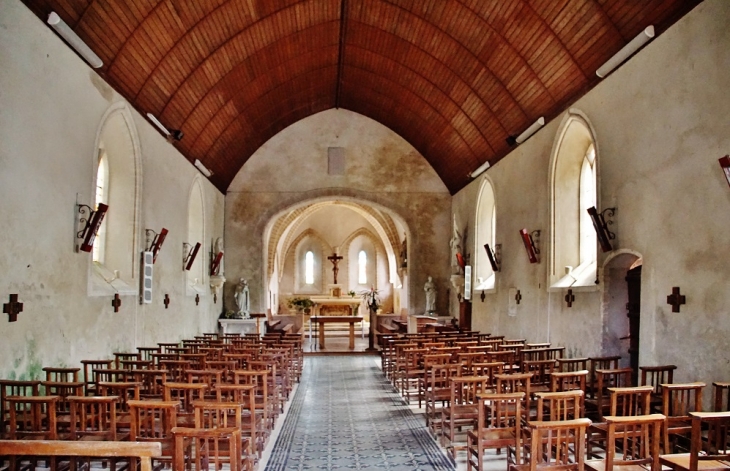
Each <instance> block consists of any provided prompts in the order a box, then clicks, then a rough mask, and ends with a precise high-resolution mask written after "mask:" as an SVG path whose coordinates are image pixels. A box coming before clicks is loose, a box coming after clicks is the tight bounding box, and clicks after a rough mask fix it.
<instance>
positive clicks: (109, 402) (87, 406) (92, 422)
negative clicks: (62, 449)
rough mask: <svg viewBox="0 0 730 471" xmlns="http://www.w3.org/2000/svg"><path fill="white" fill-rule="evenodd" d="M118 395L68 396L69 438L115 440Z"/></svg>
mask: <svg viewBox="0 0 730 471" xmlns="http://www.w3.org/2000/svg"><path fill="white" fill-rule="evenodd" d="M118 399H119V397H118V396H92V397H89V396H70V397H69V398H68V400H69V403H70V404H71V426H70V429H69V436H68V439H69V440H82V441H116V440H117V401H118Z"/></svg>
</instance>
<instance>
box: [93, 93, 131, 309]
mask: <svg viewBox="0 0 730 471" xmlns="http://www.w3.org/2000/svg"><path fill="white" fill-rule="evenodd" d="M93 169H94V170H93V175H94V181H93V185H92V195H94V203H95V204H96V203H98V202H99V201H104V202H105V203H106V204H108V205H109V211H108V212H107V214H106V216H105V218H104V221H103V224H102V228H101V231H100V234H99V236H98V237H97V239H96V241H95V243H94V246H95V251H94V252H93V254H92V257H91V261H90V268H89V286H88V293H89V295H91V296H105V295H108V294H110V293H119V294H123V295H136V294H137V293H138V290H139V288H138V287H139V280H138V277H139V269H138V268H139V253H140V250H141V248H140V246H139V241H140V230H141V229H140V217H139V211H140V210H139V206H140V201H139V198H140V196H139V195H140V192H141V188H142V173H141V172H142V166H141V152H140V147H139V139H138V137H137V130H136V128H135V126H134V121H133V119H132V115H131V113H130V111H129V108H128V107H127V105H126V104H124V103H123V102H120V103H115V104H114V105H112V106H111V107H110V108H109V109H108V110H107V112H106V113H105V114H104V116H103V117H102V120H101V124H100V126H99V131H98V132H97V138H96V150H95V153H94V160H93ZM97 244H98V246H97Z"/></svg>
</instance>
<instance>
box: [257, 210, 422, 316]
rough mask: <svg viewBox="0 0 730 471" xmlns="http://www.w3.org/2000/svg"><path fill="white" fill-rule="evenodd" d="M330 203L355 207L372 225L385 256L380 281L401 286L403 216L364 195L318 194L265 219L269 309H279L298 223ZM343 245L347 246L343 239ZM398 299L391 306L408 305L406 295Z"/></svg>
mask: <svg viewBox="0 0 730 471" xmlns="http://www.w3.org/2000/svg"><path fill="white" fill-rule="evenodd" d="M331 205H336V206H341V207H344V208H347V209H349V210H352V211H354V212H355V213H356V214H358V215H359V216H361V217H362V218H363V219H365V220H366V221H367V222H368V223H369V224H370V225H371V226H372V229H373V231H374V232H373V231H370V234H368V235H369V236H370V237H373V238H374V239H375V241H377V244H376V245H377V246H380V247H382V250H384V255H385V259H386V260H387V276H386V277H385V279H384V280H381V281H382V282H383V283H389V284H391V285H392V286H393V289H394V290H396V289H401V288H403V286H404V283H403V280H402V277H401V275H403V276H405V277H407V274H406V273H403V272H400V273H399V271H398V269H397V267H398V266H399V257H400V249H401V245H402V241H401V240H400V237H399V234H405V236H406V237H407V238H410V233H411V231H410V228H409V226H408V224H407V223H406V220H405V218H403V217H402V216H401V215H399V214H398V213H396V212H395V211H393V210H392V209H390V208H386V207H385V206H383V205H381V204H378V203H375V202H372V201H368V200H365V199H361V198H354V197H349V196H320V197H315V198H311V199H307V200H303V201H299V202H296V203H293V204H291V205H289V206H287V207H284V208H280V209H279V211H277V212H276V213H274V214H273V215H272V216H271V217H270V218H269V220H268V221H267V222H266V225H265V228H264V231H263V245H262V248H263V252H264V253H263V261H264V264H263V265H264V266H263V267H262V271H263V273H262V275H263V277H264V283H263V288H264V289H266V290H267V291H268V296H267V297H266V298H265V299H267V306H266V307H267V308H268V309H272V311H276V310H277V309H278V306H279V299H278V296H279V291H278V287H279V285H278V283H279V281H281V276H282V275H281V272H282V269H283V267H284V264H285V263H286V257H287V255H286V254H287V253H288V252H289V251H290V250H291V248H292V246H294V245H295V244H296V243H297V241H299V240H301V239H300V236H301V234H298V229H300V228H301V224H302V223H303V222H304V221H305V220H306V218H307V217H309V216H310V215H312V214H313V213H314V212H316V211H318V210H320V209H322V208H325V207H327V206H331ZM350 236H352V234H350ZM347 239H349V241H348V242H347V243H348V244H349V242H351V240H352V239H351V237H348V238H347ZM343 242H345V241H343ZM342 248H343V249H346V246H345V245H344V243H343V245H342ZM379 278H380V277H379ZM399 302H400V303H401V304H399V305H398V306H394V309H403V308H405V309H407V305H408V301H407V296H404V297H402V298H399Z"/></svg>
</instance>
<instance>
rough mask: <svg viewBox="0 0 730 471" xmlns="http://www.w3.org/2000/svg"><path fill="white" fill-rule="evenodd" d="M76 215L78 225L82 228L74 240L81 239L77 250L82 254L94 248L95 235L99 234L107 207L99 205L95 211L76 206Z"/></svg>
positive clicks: (84, 206)
mask: <svg viewBox="0 0 730 471" xmlns="http://www.w3.org/2000/svg"><path fill="white" fill-rule="evenodd" d="M76 206H77V213H78V215H79V225H82V226H83V229H81V230H80V231H78V232H77V233H76V238H77V239H81V240H82V242H81V245H80V246H78V250H81V251H82V252H91V251H92V249H93V248H94V239H96V234H97V233H98V232H99V226H101V222H102V221H103V220H104V215H105V214H106V212H107V210H109V206H107V205H105V204H104V203H99V207H98V208H96V211H94V210H93V209H91V206H88V205H85V204H78V203H77V204H76Z"/></svg>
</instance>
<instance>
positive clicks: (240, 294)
mask: <svg viewBox="0 0 730 471" xmlns="http://www.w3.org/2000/svg"><path fill="white" fill-rule="evenodd" d="M235 298H236V306H238V314H239V315H240V316H241V317H243V318H244V319H248V318H250V317H251V298H250V296H249V291H248V281H246V279H245V278H241V280H240V281H239V282H238V286H236V295H235Z"/></svg>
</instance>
